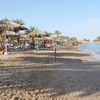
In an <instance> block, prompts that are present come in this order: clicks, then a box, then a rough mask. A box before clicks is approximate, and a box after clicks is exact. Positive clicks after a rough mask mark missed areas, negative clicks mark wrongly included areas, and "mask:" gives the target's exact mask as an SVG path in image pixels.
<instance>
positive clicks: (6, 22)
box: [0, 19, 27, 32]
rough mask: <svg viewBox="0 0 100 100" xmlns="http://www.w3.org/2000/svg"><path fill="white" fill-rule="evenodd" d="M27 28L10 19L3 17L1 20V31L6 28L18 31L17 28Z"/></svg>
mask: <svg viewBox="0 0 100 100" xmlns="http://www.w3.org/2000/svg"><path fill="white" fill-rule="evenodd" d="M26 29H27V28H26V27H24V26H22V25H20V24H17V23H15V22H13V21H11V20H8V19H3V20H1V21H0V32H3V31H4V30H9V31H16V30H26Z"/></svg>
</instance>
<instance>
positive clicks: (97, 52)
mask: <svg viewBox="0 0 100 100" xmlns="http://www.w3.org/2000/svg"><path fill="white" fill-rule="evenodd" d="M79 49H80V50H85V51H90V54H91V56H92V57H94V58H95V59H96V60H97V61H100V42H99V43H89V44H80V45H79Z"/></svg>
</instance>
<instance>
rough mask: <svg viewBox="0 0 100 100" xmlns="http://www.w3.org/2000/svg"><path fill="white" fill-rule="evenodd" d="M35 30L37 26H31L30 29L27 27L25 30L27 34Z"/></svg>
mask: <svg viewBox="0 0 100 100" xmlns="http://www.w3.org/2000/svg"><path fill="white" fill-rule="evenodd" d="M34 30H36V28H35V27H34V26H33V27H32V26H31V27H30V28H29V29H27V30H26V31H25V34H29V33H31V32H33V31H34Z"/></svg>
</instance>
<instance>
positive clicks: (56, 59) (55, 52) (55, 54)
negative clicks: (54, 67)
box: [55, 47, 57, 62]
mask: <svg viewBox="0 0 100 100" xmlns="http://www.w3.org/2000/svg"><path fill="white" fill-rule="evenodd" d="M56 56H57V55H56V47H55V62H56V60H57V57H56Z"/></svg>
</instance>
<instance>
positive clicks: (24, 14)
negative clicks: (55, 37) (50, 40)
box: [0, 0, 100, 39]
mask: <svg viewBox="0 0 100 100" xmlns="http://www.w3.org/2000/svg"><path fill="white" fill-rule="evenodd" d="M3 18H8V19H23V20H24V22H25V24H26V26H27V27H29V26H35V27H38V28H40V29H41V30H43V31H49V32H54V31H55V30H59V31H61V32H62V33H63V34H65V35H66V36H76V37H78V38H79V39H84V38H87V39H94V38H95V37H97V36H100V0H0V19H3Z"/></svg>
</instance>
